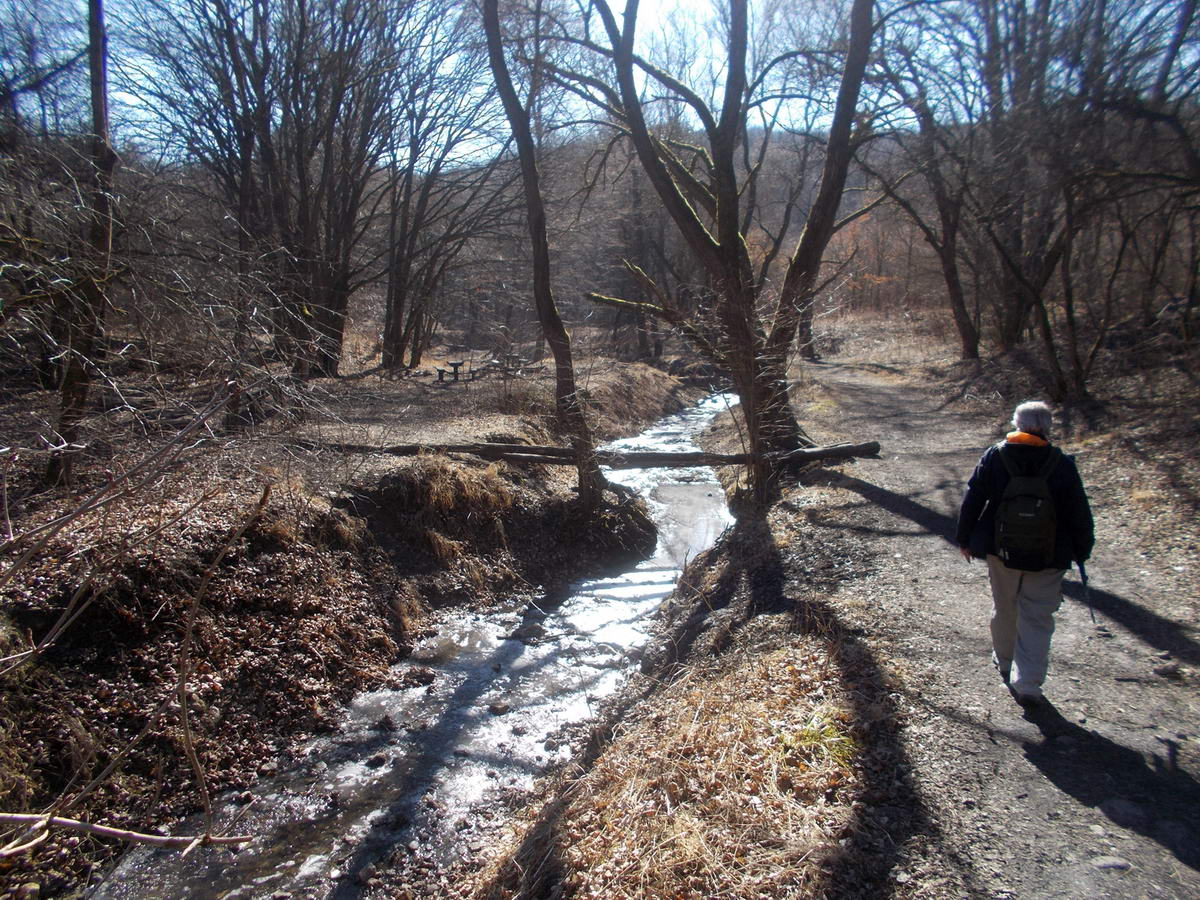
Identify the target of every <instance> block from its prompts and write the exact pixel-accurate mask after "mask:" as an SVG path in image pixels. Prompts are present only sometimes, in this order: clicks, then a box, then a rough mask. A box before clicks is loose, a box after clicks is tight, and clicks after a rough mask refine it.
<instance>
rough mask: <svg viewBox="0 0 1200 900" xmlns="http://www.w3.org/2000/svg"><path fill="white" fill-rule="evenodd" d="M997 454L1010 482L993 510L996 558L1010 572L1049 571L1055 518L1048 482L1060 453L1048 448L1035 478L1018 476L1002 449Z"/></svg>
mask: <svg viewBox="0 0 1200 900" xmlns="http://www.w3.org/2000/svg"><path fill="white" fill-rule="evenodd" d="M999 453H1000V459H1001V461H1003V463H1004V468H1006V469H1008V474H1009V479H1008V486H1007V487H1005V489H1004V495H1003V496H1002V497H1001V498H1000V503H999V504H998V505H997V507H996V555H997V556H998V557H1000V559H1001V561H1003V563H1004V564H1005V565H1006V566H1008V567H1009V568H1010V569H1020V570H1022V571H1024V572H1037V571H1040V570H1042V569H1046V568H1049V567H1050V564H1051V563H1052V562H1053V560H1054V542H1055V533H1056V531H1057V525H1058V517H1057V515H1056V513H1055V509H1054V498H1053V497H1051V496H1050V485H1049V483H1048V482H1047V479H1048V478H1049V477H1050V473H1051V472H1053V471H1054V467H1055V466H1057V465H1058V461H1059V460H1060V459H1062V451H1061V450H1059V449H1058V448H1057V447H1053V448H1051V450H1050V455H1049V457H1048V458H1047V459H1046V462H1045V463H1043V464H1042V467H1041V468H1040V469H1038V471H1037V473H1036V474H1034V475H1021V474H1018V472H1017V470H1016V468H1015V467H1014V465H1013V461H1012V459H1010V458H1009V455H1008V454H1007V453H1005V452H1004V448H1003V447H1001V448H1000V451H999Z"/></svg>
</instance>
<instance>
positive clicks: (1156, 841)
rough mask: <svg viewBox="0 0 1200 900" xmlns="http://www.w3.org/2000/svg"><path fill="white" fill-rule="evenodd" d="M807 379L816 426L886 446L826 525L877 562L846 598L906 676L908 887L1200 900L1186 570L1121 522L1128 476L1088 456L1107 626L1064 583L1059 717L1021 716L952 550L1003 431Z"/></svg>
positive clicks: (975, 574)
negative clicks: (917, 826)
mask: <svg viewBox="0 0 1200 900" xmlns="http://www.w3.org/2000/svg"><path fill="white" fill-rule="evenodd" d="M810 371H812V373H813V374H812V377H813V378H814V379H815V380H816V382H817V383H818V385H819V386H820V389H821V390H820V391H819V394H820V395H824V396H825V397H826V398H828V400H829V401H832V402H821V403H816V404H814V410H813V411H812V412H810V413H806V421H809V422H812V423H813V424H814V427H815V429H816V431H817V433H818V434H819V435H821V436H822V437H825V436H826V435H824V434H821V432H822V431H828V432H830V433H832V434H834V435H836V436H845V437H849V436H853V437H855V438H856V439H859V438H861V439H863V440H866V439H878V440H879V441H881V442H882V444H883V447H884V458H883V459H881V460H874V461H873V460H865V461H861V462H860V463H859V464H857V465H855V466H851V467H847V468H846V470H845V472H846V474H844V475H841V476H833V477H834V480H833V483H832V484H831V487H834V488H838V489H845V490H846V491H848V492H849V493H848V495H847V496H848V500H847V506H846V507H845V512H847V513H849V515H845V516H839V515H835V516H832V517H830V520H829V525H828V527H830V528H838V529H845V528H850V529H852V530H854V531H857V532H859V534H860V536H861V537H862V538H864V539H866V540H867V541H868V543H869V546H870V547H871V548H872V549H873V551H874V552H875V553H876V554H877V559H878V560H879V565H878V568H877V570H876V572H875V573H874V574H873V575H872V576H871V577H870V578H867V579H864V580H861V581H857V582H854V583H853V584H852V585H847V586H845V587H844V588H843V590H842V591H841V592H840V597H841V598H842V601H843V602H845V603H848V604H849V605H850V606H851V607H856V606H857V607H859V608H860V610H861V614H862V615H863V616H864V617H865V618H866V619H867V620H868V622H869V624H870V632H871V633H873V634H876V635H878V636H879V638H878V639H879V641H880V646H879V648H878V649H879V651H880V653H881V656H882V658H883V659H885V660H887V659H889V658H890V660H891V661H892V664H893V667H894V670H895V671H896V672H897V673H898V675H899V676H900V679H899V680H900V681H901V683H902V689H901V691H902V694H901V696H900V697H898V698H897V706H898V708H899V709H900V710H902V711H903V713H904V714H905V715H906V721H905V723H904V728H903V731H902V734H904V735H905V741H906V745H907V751H908V754H909V758H910V759H911V762H912V765H913V767H914V770H915V772H914V774H915V776H916V778H915V781H916V784H917V786H918V793H919V795H920V797H921V799H922V800H923V802H924V803H925V805H926V807H927V809H928V813H929V818H930V820H931V822H932V823H933V827H934V829H935V830H936V831H937V832H938V834H936V835H934V836H933V839H932V840H931V841H928V842H919V843H914V844H913V847H912V849H910V850H907V851H902V855H901V860H900V861H901V865H900V866H899V867H898V869H897V870H896V871H895V873H894V875H893V877H897V876H898V877H897V880H898V881H899V882H900V883H901V884H902V885H903V887H898V893H900V894H901V895H909V896H946V895H955V894H959V895H961V894H962V893H963V892H965V893H967V894H968V895H971V896H986V897H1102V896H1104V897H1106V896H1127V897H1178V898H1183V897H1193V898H1194V897H1197V896H1200V871H1198V870H1200V781H1198V778H1200V701H1198V699H1197V690H1196V684H1197V680H1196V674H1195V673H1196V670H1197V668H1198V667H1200V637H1198V635H1197V631H1196V628H1195V623H1196V621H1197V597H1198V594H1200V591H1198V590H1197V582H1198V579H1197V573H1196V570H1195V567H1194V565H1193V566H1189V565H1187V564H1179V563H1180V560H1175V559H1169V558H1166V554H1165V553H1161V552H1159V553H1157V554H1156V551H1155V549H1154V548H1155V546H1161V545H1155V544H1154V543H1152V542H1149V541H1148V540H1145V539H1144V538H1150V537H1153V535H1149V536H1146V535H1140V534H1139V533H1138V531H1137V527H1136V526H1137V524H1138V523H1136V522H1130V521H1129V516H1130V509H1131V507H1130V506H1129V505H1127V504H1122V503H1121V502H1120V501H1121V500H1122V498H1121V496H1120V495H1121V494H1122V491H1121V490H1120V483H1119V477H1118V478H1117V480H1116V482H1115V483H1114V480H1113V477H1112V473H1111V472H1107V473H1100V472H1097V473H1096V474H1097V478H1096V479H1095V480H1094V481H1093V480H1092V478H1091V474H1092V473H1091V472H1090V471H1089V456H1088V454H1087V453H1086V452H1085V453H1082V454H1081V455H1080V456H1079V463H1080V468H1081V471H1082V473H1083V476H1084V481H1085V483H1087V484H1089V487H1093V486H1095V487H1096V490H1094V491H1093V492H1092V496H1093V503H1094V505H1095V507H1096V513H1097V548H1096V552H1095V558H1094V560H1093V562H1092V564H1091V565H1090V566H1089V574H1090V575H1091V578H1092V586H1093V591H1092V601H1093V604H1094V606H1095V614H1096V622H1097V624H1093V623H1092V621H1091V619H1090V617H1089V612H1088V608H1087V606H1086V605H1084V604H1083V603H1082V602H1081V601H1082V597H1083V593H1082V591H1081V590H1080V588H1079V584H1078V582H1077V573H1072V574H1071V575H1069V576H1068V580H1069V584H1068V589H1067V594H1068V600H1067V602H1066V603H1065V604H1064V606H1063V609H1062V610H1061V611H1060V612H1059V614H1058V617H1057V621H1058V631H1057V633H1056V635H1055V640H1054V648H1053V652H1052V656H1051V670H1050V676H1049V679H1048V681H1047V684H1046V695H1047V697H1048V698H1049V699H1050V700H1051V702H1052V704H1053V706H1052V708H1051V709H1050V710H1048V711H1045V712H1041V713H1037V714H1026V713H1024V712H1023V710H1022V709H1021V708H1020V707H1019V706H1017V705H1016V704H1015V703H1014V702H1013V701H1012V700H1011V699H1010V697H1009V696H1008V693H1007V691H1006V690H1005V689H1004V687H1003V686H1002V685H1001V683H1000V681H999V678H998V677H997V676H996V675H995V673H994V671H993V670H992V668H991V665H990V662H989V658H988V652H989V646H990V645H989V641H988V635H987V618H988V615H989V612H990V601H989V599H988V588H987V577H986V571H985V568H984V566H983V565H982V564H980V563H974V564H970V565H969V564H967V563H966V562H965V561H964V560H963V559H962V558H961V557H960V556H959V554H958V553H957V551H956V550H955V549H954V548H953V546H952V545H951V543H950V539H951V538H952V535H953V528H954V519H955V516H956V514H957V507H958V503H959V501H960V499H961V496H962V490H963V484H964V482H965V479H966V477H967V475H968V474H969V473H970V471H971V468H972V466H973V465H974V463H975V461H976V460H977V459H978V457H979V454H980V452H981V451H982V449H983V448H984V447H986V446H987V445H988V444H989V443H991V442H993V441H995V440H997V439H998V438H999V437H1000V436H1001V432H1000V431H999V430H998V427H997V426H998V422H996V421H985V420H983V419H981V418H980V417H978V416H969V415H964V414H960V413H955V412H953V411H950V410H948V409H947V408H945V404H944V403H943V402H942V401H941V400H939V398H936V397H933V396H931V394H930V393H929V391H928V390H927V389H926V388H925V387H924V386H918V385H914V384H913V383H912V382H910V381H907V380H905V379H904V378H902V377H901V376H900V374H899V373H898V372H895V371H892V370H889V369H888V368H887V367H884V366H878V365H852V364H824V365H819V366H816V367H813V368H812V369H811V370H810ZM1002 412H1003V411H1002V410H999V409H997V418H998V417H999V416H1000V415H1001V414H1002ZM1067 449H1068V451H1071V450H1072V449H1073V448H1072V447H1071V446H1070V445H1069V444H1068V445H1067ZM1096 462H1097V464H1098V460H1097V461H1096ZM1100 475H1104V476H1105V477H1104V478H1101V477H1099V476H1100ZM1190 550H1191V551H1192V552H1191V553H1190V557H1191V558H1192V559H1194V550H1195V548H1194V546H1193V547H1191V548H1190ZM1172 663H1175V664H1177V668H1176V669H1172V668H1170V665H1171V664H1172ZM1164 667H1167V668H1164ZM1156 668H1157V669H1159V671H1160V672H1161V673H1166V674H1165V675H1164V674H1156V672H1155V669H1156ZM1177 673H1181V674H1177ZM905 857H907V858H905Z"/></svg>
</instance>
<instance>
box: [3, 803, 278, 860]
mask: <svg viewBox="0 0 1200 900" xmlns="http://www.w3.org/2000/svg"><path fill="white" fill-rule="evenodd" d="M0 824H8V825H28V826H30V827H29V828H28V829H27V830H26V834H28V833H29V832H30V831H43V830H44V829H47V828H51V827H54V828H67V829H69V830H71V831H82V832H85V833H86V834H94V835H98V836H99V837H111V838H117V839H118V840H122V841H132V842H134V843H137V844H151V845H153V846H155V847H188V846H191V845H192V844H195V843H197V842H199V843H201V844H222V845H228V844H244V843H246V842H247V841H251V840H253V839H254V835H249V834H242V835H213V834H204V835H200V836H198V837H197V836H196V835H182V834H146V833H145V832H141V831H130V830H128V829H125V828H113V827H111V826H109V825H96V824H93V823H92V822H80V821H79V820H78V819H65V818H63V817H61V816H39V815H36V814H30V813H0ZM42 840H44V838H42ZM32 843H33V842H32V841H30V842H28V844H32ZM28 844H27V845H23V846H22V847H16V848H14V847H12V845H11V844H10V845H9V846H7V847H3V848H0V857H5V856H12V855H13V854H14V853H16V852H23V850H24V849H26V847H27V846H28Z"/></svg>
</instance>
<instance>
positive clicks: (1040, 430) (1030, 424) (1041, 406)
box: [1012, 400, 1054, 438]
mask: <svg viewBox="0 0 1200 900" xmlns="http://www.w3.org/2000/svg"><path fill="white" fill-rule="evenodd" d="M1053 421H1054V414H1053V413H1051V412H1050V407H1049V406H1047V405H1046V404H1045V403H1043V402H1042V401H1041V400H1029V401H1026V402H1025V403H1022V404H1021V405H1020V406H1018V407H1017V408H1016V409H1015V410H1013V417H1012V423H1013V427H1014V428H1016V429H1017V431H1029V432H1032V433H1034V434H1040V435H1041V436H1042V437H1044V438H1048V437H1050V425H1051V424H1052V423H1053Z"/></svg>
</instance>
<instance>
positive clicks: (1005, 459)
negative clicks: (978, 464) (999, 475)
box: [996, 444, 1021, 478]
mask: <svg viewBox="0 0 1200 900" xmlns="http://www.w3.org/2000/svg"><path fill="white" fill-rule="evenodd" d="M1005 446H1007V445H1005V444H1001V445H1000V446H999V447H997V448H996V455H997V456H999V457H1000V462H1002V463H1004V468H1006V469H1008V474H1009V477H1011V478H1017V477H1019V476H1020V474H1021V473H1020V472H1018V471H1017V468H1016V466H1014V465H1013V461H1012V459H1011V458H1010V457H1009V455H1008V454H1007V453H1005V452H1004V448H1005Z"/></svg>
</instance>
